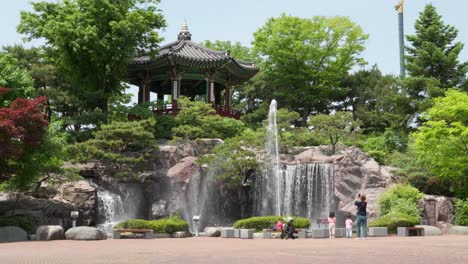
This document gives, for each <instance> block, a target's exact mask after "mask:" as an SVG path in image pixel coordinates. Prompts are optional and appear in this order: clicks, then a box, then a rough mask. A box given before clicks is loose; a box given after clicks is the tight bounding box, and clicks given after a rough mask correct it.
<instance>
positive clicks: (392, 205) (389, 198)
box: [378, 184, 424, 217]
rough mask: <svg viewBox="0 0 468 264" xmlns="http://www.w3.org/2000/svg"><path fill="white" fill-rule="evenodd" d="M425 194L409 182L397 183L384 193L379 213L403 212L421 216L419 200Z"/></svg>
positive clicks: (381, 197)
mask: <svg viewBox="0 0 468 264" xmlns="http://www.w3.org/2000/svg"><path fill="white" fill-rule="evenodd" d="M423 196H424V194H423V193H421V192H420V191H419V190H418V189H416V188H414V187H413V186H411V185H409V184H397V185H395V186H392V187H390V188H389V189H388V190H387V191H386V192H384V193H382V194H381V195H380V197H379V200H378V206H379V214H380V215H381V216H384V215H386V214H389V213H402V214H406V215H412V216H415V217H419V215H420V212H419V210H420V209H419V207H418V202H419V199H421V198H422V197H423Z"/></svg>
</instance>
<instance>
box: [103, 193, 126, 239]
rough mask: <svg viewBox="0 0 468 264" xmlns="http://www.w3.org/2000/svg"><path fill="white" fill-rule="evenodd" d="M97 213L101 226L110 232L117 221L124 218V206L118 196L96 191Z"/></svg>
mask: <svg viewBox="0 0 468 264" xmlns="http://www.w3.org/2000/svg"><path fill="white" fill-rule="evenodd" d="M97 198H98V212H99V218H101V219H99V222H101V226H102V227H103V228H104V229H105V230H106V231H108V232H110V231H111V230H112V228H113V226H114V225H115V224H116V223H117V221H119V220H121V218H122V217H123V216H124V206H123V203H122V198H121V197H120V195H118V194H114V193H111V192H109V191H106V190H102V189H98V191H97Z"/></svg>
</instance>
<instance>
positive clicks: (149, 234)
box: [113, 229, 154, 239]
mask: <svg viewBox="0 0 468 264" xmlns="http://www.w3.org/2000/svg"><path fill="white" fill-rule="evenodd" d="M120 233H140V234H144V236H145V239H152V238H153V236H154V234H153V229H114V236H113V237H114V239H120Z"/></svg>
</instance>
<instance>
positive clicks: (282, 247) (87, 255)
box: [0, 235, 468, 264]
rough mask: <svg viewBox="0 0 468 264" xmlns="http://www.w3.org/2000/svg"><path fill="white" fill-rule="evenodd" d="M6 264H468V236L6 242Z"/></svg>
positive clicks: (1, 253)
mask: <svg viewBox="0 0 468 264" xmlns="http://www.w3.org/2000/svg"><path fill="white" fill-rule="evenodd" d="M0 263H1V264H14V263H41V264H55V263H57V264H58V263H86V264H92V263H221V264H229V263H242V264H245V263H269V264H273V263H359V264H364V263H372V264H376V263H377V264H384V263H397V264H403V263H425V264H427V263H438V264H439V263H450V264H455V263H468V236H449V235H446V236H438V237H387V238H368V239H367V240H359V241H357V240H354V239H346V238H341V239H333V240H329V239H305V240H300V239H296V240H294V241H293V240H287V241H286V240H278V239H272V240H266V239H265V240H264V239H254V240H240V239H222V238H186V239H151V240H144V239H121V240H113V239H109V240H104V241H67V240H59V241H44V242H20V243H3V244H0Z"/></svg>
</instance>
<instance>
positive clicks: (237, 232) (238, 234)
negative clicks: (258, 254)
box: [234, 229, 241, 238]
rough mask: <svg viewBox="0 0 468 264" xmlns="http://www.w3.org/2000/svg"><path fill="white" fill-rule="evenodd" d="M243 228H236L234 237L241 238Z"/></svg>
mask: <svg viewBox="0 0 468 264" xmlns="http://www.w3.org/2000/svg"><path fill="white" fill-rule="evenodd" d="M240 233H241V230H240V229H234V238H240V237H241V235H240Z"/></svg>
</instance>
